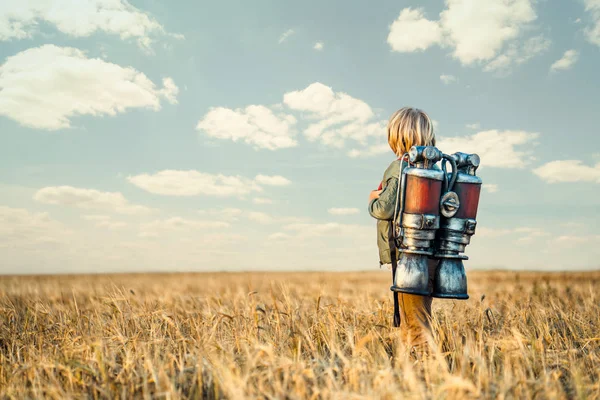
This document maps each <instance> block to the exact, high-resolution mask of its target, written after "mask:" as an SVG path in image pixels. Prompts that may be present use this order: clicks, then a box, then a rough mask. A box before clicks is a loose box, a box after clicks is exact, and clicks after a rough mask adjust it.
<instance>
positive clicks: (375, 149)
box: [348, 143, 392, 158]
mask: <svg viewBox="0 0 600 400" xmlns="http://www.w3.org/2000/svg"><path fill="white" fill-rule="evenodd" d="M391 151H392V149H391V148H390V145H389V144H388V143H379V144H372V145H369V146H367V147H366V148H363V149H361V150H359V149H352V150H350V151H349V152H348V157H352V158H357V157H371V156H376V155H379V154H384V153H389V152H391Z"/></svg>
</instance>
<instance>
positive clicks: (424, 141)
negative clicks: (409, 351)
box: [369, 107, 437, 345]
mask: <svg viewBox="0 0 600 400" xmlns="http://www.w3.org/2000/svg"><path fill="white" fill-rule="evenodd" d="M387 136H388V143H389V145H390V147H391V149H392V151H393V152H394V154H396V157H398V158H400V157H402V155H403V154H404V153H407V152H408V151H409V150H410V148H411V147H412V146H435V136H434V133H433V125H432V123H431V119H430V118H429V116H428V115H427V114H425V112H423V111H421V110H419V109H416V108H410V107H404V108H401V109H400V110H398V111H396V112H395V113H394V114H393V115H392V116H391V118H390V120H389V122H388V126H387ZM404 166H406V163H405V164H404ZM400 168H401V162H400V161H398V160H396V161H393V162H392V163H391V164H390V166H389V167H388V168H387V169H386V171H385V173H384V174H383V181H382V182H381V185H380V190H373V191H372V192H371V194H370V195H369V214H371V216H372V217H373V218H376V219H377V247H378V248H379V263H380V264H382V265H383V264H391V263H392V258H393V260H394V261H397V260H398V258H399V256H400V254H399V251H398V250H397V249H396V247H395V246H394V245H393V243H392V246H390V236H391V232H393V230H392V228H391V226H392V219H393V218H394V208H395V206H396V203H397V191H398V190H399V188H398V186H399V182H398V175H399V173H400ZM396 212H398V210H396ZM436 265H437V262H436V261H434V260H430V262H429V277H430V281H429V285H430V287H431V286H432V285H433V282H432V278H433V276H434V273H435V268H436ZM394 296H398V297H397V298H396V297H395V299H394V301H395V303H396V304H398V305H399V307H400V321H399V322H400V334H401V337H402V338H403V340H404V341H405V342H407V343H411V344H413V345H420V344H423V343H424V342H425V341H426V340H427V336H429V335H430V334H431V327H430V324H429V320H430V318H431V301H432V298H431V297H429V296H419V295H413V294H407V293H397V292H394Z"/></svg>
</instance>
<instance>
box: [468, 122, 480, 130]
mask: <svg viewBox="0 0 600 400" xmlns="http://www.w3.org/2000/svg"><path fill="white" fill-rule="evenodd" d="M466 126H467V128H469V129H479V128H481V124H480V123H479V122H475V123H473V124H467V125H466Z"/></svg>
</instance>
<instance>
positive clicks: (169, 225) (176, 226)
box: [139, 217, 230, 237]
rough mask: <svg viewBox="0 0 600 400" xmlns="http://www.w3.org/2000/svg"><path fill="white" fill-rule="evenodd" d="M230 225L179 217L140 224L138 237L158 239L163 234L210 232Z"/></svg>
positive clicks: (221, 222) (222, 222)
mask: <svg viewBox="0 0 600 400" xmlns="http://www.w3.org/2000/svg"><path fill="white" fill-rule="evenodd" d="M229 226H230V224H229V223H228V222H224V221H205V220H195V219H186V218H181V217H172V218H167V219H158V220H155V221H152V222H148V223H145V224H142V225H141V227H140V233H139V236H141V237H158V236H160V235H161V234H163V233H168V232H173V231H179V232H191V231H196V230H203V229H205V230H211V229H222V228H228V227H229Z"/></svg>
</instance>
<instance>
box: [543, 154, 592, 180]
mask: <svg viewBox="0 0 600 400" xmlns="http://www.w3.org/2000/svg"><path fill="white" fill-rule="evenodd" d="M533 173H534V174H536V175H537V176H539V177H540V178H541V179H543V180H544V181H546V182H548V183H560V182H595V183H600V163H597V164H596V165H594V166H587V165H584V164H583V163H582V162H581V161H580V160H557V161H551V162H548V163H546V164H544V165H542V166H540V167H538V168H536V169H534V170H533Z"/></svg>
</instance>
